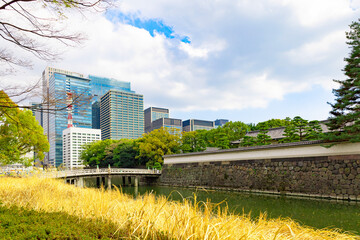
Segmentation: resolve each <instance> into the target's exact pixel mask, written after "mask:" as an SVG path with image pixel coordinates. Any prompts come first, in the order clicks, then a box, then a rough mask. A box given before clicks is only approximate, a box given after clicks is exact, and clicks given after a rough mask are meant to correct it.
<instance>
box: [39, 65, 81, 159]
mask: <svg viewBox="0 0 360 240" xmlns="http://www.w3.org/2000/svg"><path fill="white" fill-rule="evenodd" d="M54 73H60V74H67V75H71V76H77V77H80V78H82V77H84V76H83V74H80V73H77V72H72V71H67V70H63V69H59V68H53V67H46V68H45V69H44V71H43V72H42V76H41V81H42V97H43V104H42V109H43V114H42V116H41V121H39V122H41V126H42V127H43V128H44V134H45V135H46V136H47V138H48V141H49V142H50V135H52V134H54V133H51V130H50V111H49V109H53V108H54V100H55V99H54V97H53V96H51V95H50V88H49V85H50V78H51V76H52V75H53V74H54ZM44 163H45V164H46V165H47V164H49V163H50V153H49V152H48V153H45V157H44Z"/></svg>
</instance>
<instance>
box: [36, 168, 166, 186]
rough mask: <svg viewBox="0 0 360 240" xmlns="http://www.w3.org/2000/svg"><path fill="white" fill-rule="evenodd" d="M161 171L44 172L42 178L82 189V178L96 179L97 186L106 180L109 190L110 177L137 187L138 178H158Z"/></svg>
mask: <svg viewBox="0 0 360 240" xmlns="http://www.w3.org/2000/svg"><path fill="white" fill-rule="evenodd" d="M160 175H161V171H160V170H157V169H135V168H97V169H76V170H64V171H54V172H46V173H43V174H42V177H46V178H63V179H64V180H65V182H66V183H70V184H74V185H76V186H78V187H84V178H86V177H96V182H97V186H98V187H99V186H100V185H105V179H106V178H107V185H108V188H111V177H112V176H122V178H121V182H122V183H123V184H124V185H134V186H135V187H137V186H138V185H139V177H141V176H143V177H159V176H160Z"/></svg>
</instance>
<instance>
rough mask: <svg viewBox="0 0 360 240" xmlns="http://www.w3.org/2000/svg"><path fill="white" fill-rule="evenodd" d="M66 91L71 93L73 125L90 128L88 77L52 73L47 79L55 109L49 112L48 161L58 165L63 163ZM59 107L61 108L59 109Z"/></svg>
mask: <svg viewBox="0 0 360 240" xmlns="http://www.w3.org/2000/svg"><path fill="white" fill-rule="evenodd" d="M67 92H71V93H72V94H73V99H74V102H75V104H74V105H73V110H72V117H73V125H74V127H81V128H91V87H90V79H87V78H83V77H78V76H73V75H66V74H60V73H53V74H52V75H51V77H50V79H49V95H50V98H52V99H54V100H55V102H54V107H55V108H56V109H57V110H56V111H50V114H49V135H48V138H49V143H50V152H49V163H50V165H52V166H56V167H57V166H59V165H60V164H62V163H63V152H62V151H63V150H62V148H63V143H62V132H63V130H64V129H66V128H67V122H68V111H67V105H68V102H67V94H66V93H67ZM59 109H61V110H59Z"/></svg>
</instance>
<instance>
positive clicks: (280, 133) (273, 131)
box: [231, 120, 329, 144]
mask: <svg viewBox="0 0 360 240" xmlns="http://www.w3.org/2000/svg"><path fill="white" fill-rule="evenodd" d="M327 122H328V120H324V121H320V126H321V128H322V130H323V132H324V133H326V132H329V129H328V127H327V126H326V124H325V123H327ZM259 132H260V130H257V131H251V132H248V133H246V136H249V137H256V136H257V135H258V134H259ZM284 133H285V127H277V128H270V129H268V132H267V133H266V134H267V135H269V136H270V137H271V139H274V140H279V139H282V138H284ZM240 142H241V140H236V141H233V142H231V143H232V144H238V143H240Z"/></svg>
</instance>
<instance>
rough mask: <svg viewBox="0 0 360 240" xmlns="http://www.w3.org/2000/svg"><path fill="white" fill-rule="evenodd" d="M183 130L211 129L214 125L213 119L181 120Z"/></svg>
mask: <svg viewBox="0 0 360 240" xmlns="http://www.w3.org/2000/svg"><path fill="white" fill-rule="evenodd" d="M182 124H183V131H184V132H192V131H196V130H202V129H204V130H211V129H213V128H214V127H215V123H214V121H207V120H198V119H189V120H185V121H183V122H182Z"/></svg>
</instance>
